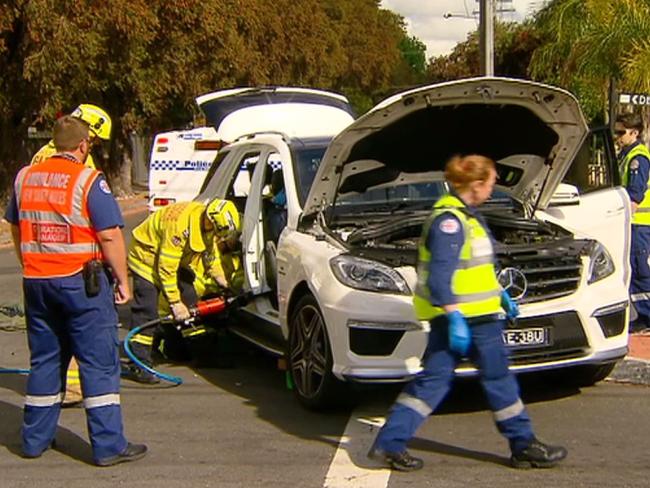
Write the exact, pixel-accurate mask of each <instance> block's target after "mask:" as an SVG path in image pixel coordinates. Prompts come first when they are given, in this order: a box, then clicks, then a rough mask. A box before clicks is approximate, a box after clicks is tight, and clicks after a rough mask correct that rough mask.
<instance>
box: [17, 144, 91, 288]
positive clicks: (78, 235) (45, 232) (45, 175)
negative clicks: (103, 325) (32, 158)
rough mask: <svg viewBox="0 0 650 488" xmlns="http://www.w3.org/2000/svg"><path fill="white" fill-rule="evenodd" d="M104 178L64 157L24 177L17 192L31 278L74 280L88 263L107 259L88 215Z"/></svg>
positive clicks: (29, 169) (27, 169)
mask: <svg viewBox="0 0 650 488" xmlns="http://www.w3.org/2000/svg"><path fill="white" fill-rule="evenodd" d="M98 176H99V172H98V171H95V170H92V169H90V168H87V167H85V166H84V165H82V164H81V163H78V162H74V161H71V160H69V159H66V158H63V157H58V156H54V157H52V158H49V159H47V160H45V161H44V162H42V163H40V164H38V165H35V166H26V167H25V168H23V169H22V170H21V171H20V172H19V173H18V176H17V177H16V183H15V192H16V203H17V206H18V212H19V226H20V251H21V254H22V257H23V272H24V276H25V277H26V278H55V277H61V276H70V275H73V274H75V273H78V272H79V271H81V269H82V268H83V265H84V263H86V262H87V261H89V260H91V259H93V258H98V259H101V257H102V254H101V249H100V247H99V242H98V240H97V233H96V232H95V230H94V228H93V227H92V223H91V222H90V217H89V215H88V192H89V190H90V187H91V186H92V184H93V182H94V181H95V179H96V178H97V177H98Z"/></svg>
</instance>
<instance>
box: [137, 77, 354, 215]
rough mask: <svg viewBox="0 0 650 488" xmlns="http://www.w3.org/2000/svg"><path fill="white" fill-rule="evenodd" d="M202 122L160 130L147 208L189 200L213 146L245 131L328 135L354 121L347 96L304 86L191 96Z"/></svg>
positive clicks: (209, 160) (213, 152) (216, 147)
mask: <svg viewBox="0 0 650 488" xmlns="http://www.w3.org/2000/svg"><path fill="white" fill-rule="evenodd" d="M196 103H197V105H198V106H199V108H200V109H201V111H202V113H203V114H204V115H205V119H206V122H207V124H206V126H205V127H196V128H193V129H189V130H176V131H171V132H162V133H160V134H157V135H156V136H155V137H154V141H153V145H152V148H151V158H150V161H149V210H150V211H152V212H153V211H155V210H157V209H159V208H161V207H164V206H165V205H169V204H171V203H175V202H179V201H187V200H192V199H193V198H194V197H195V196H196V195H197V194H198V192H199V189H200V188H201V184H202V183H203V180H204V179H205V175H206V174H207V171H208V170H209V169H210V166H211V165H212V163H213V161H214V160H215V158H216V156H217V154H218V152H219V150H220V149H221V148H222V147H224V146H225V145H227V144H228V143H230V142H232V141H234V140H235V139H238V138H240V137H242V136H245V135H246V134H252V133H259V132H265V131H273V132H279V133H283V134H285V135H287V136H290V137H295V136H301V135H310V136H332V135H335V134H337V133H338V132H340V131H341V130H342V129H343V128H345V127H346V126H347V125H349V124H350V123H351V122H352V121H353V120H354V112H353V110H352V108H351V107H350V103H349V102H348V100H347V98H345V97H344V96H343V95H339V94H337V93H332V92H327V91H323V90H315V89H309V88H293V87H262V88H259V87H258V88H234V89H229V90H220V91H216V92H212V93H208V94H205V95H201V96H199V97H197V98H196Z"/></svg>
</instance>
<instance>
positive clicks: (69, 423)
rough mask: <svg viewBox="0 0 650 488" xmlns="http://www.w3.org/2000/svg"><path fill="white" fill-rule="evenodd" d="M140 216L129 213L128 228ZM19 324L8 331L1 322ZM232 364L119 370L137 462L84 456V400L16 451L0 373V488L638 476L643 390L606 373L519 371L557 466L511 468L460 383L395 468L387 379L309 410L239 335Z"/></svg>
mask: <svg viewBox="0 0 650 488" xmlns="http://www.w3.org/2000/svg"><path fill="white" fill-rule="evenodd" d="M141 217H142V216H141V215H140V216H134V217H130V218H129V219H128V220H129V224H130V225H133V223H134V222H135V221H137V219H138V218H141ZM19 288H20V276H19V273H18V267H17V263H16V262H15V258H14V257H13V256H12V254H11V253H10V251H8V250H0V304H11V303H17V302H16V300H18V299H19V297H20V291H19ZM20 324H21V320H18V319H16V320H13V321H12V320H11V319H8V318H5V319H2V320H0V326H2V328H0V330H1V332H0V366H2V367H5V368H25V367H27V366H28V353H27V348H26V339H25V333H24V331H23V330H21V329H20V328H19V327H20ZM8 325H9V326H11V325H14V326H16V328H12V327H7V326H8ZM221 341H222V342H221V344H220V349H224V350H225V351H228V353H227V357H226V359H229V361H226V363H231V364H229V366H230V367H222V368H211V369H196V368H192V367H191V365H190V364H168V365H164V366H162V369H163V370H164V371H165V372H168V373H172V374H176V375H179V376H181V377H182V378H183V380H184V384H183V385H181V386H179V387H173V388H170V387H165V386H142V385H138V384H135V383H131V382H128V381H123V384H122V385H123V388H122V405H123V413H124V422H125V428H126V433H127V436H128V438H129V439H130V440H132V441H134V442H145V443H146V444H148V446H149V448H150V454H149V455H148V456H147V457H146V458H145V459H144V460H142V461H138V462H136V463H128V464H122V465H119V466H115V467H111V468H96V467H94V466H92V464H91V458H90V447H89V444H88V441H87V435H86V427H85V418H84V415H83V411H82V410H81V409H69V410H64V411H63V412H62V415H61V418H60V428H59V431H58V433H57V448H56V449H55V450H52V451H48V452H46V453H45V454H44V455H43V456H42V457H41V458H40V459H37V460H26V459H23V458H21V457H20V423H21V416H22V412H21V405H22V395H23V393H24V388H25V379H26V378H25V377H24V376H20V375H15V374H0V418H1V419H2V421H0V488H5V487H7V488H14V487H15V488H22V487H30V488H31V487H35V488H38V487H48V488H56V487H66V488H76V487H93V488H94V487H109V486H128V487H150V486H155V487H161V488H166V487H170V488H176V487H179V488H180V487H183V488H187V487H256V486H265V487H267V486H273V487H274V486H279V487H325V486H327V487H369V488H383V487H391V488H398V487H399V488H402V487H429V486H431V487H437V486H441V487H442V486H444V487H456V486H458V487H461V486H462V487H466V486H500V487H510V486H512V487H517V488H521V487H524V486H525V487H528V486H531V487H538V486H539V487H542V486H544V487H546V486H557V487H571V488H576V487H590V488H591V487H596V486H603V487H604V486H607V487H609V486H616V487H627V486H629V487H646V486H648V484H649V483H648V475H649V474H650V468H649V467H648V453H649V452H650V422H648V421H647V416H648V405H650V388H648V387H646V386H640V385H629V384H620V383H614V382H603V383H601V384H599V385H597V386H595V387H591V388H586V389H582V390H578V389H573V388H569V387H566V386H562V385H561V383H559V382H558V381H557V378H556V377H554V376H546V377H533V378H530V377H528V378H523V379H522V380H523V383H522V390H523V397H524V400H525V401H526V402H527V404H528V408H529V411H530V414H531V417H532V419H533V422H534V425H535V427H536V431H537V432H538V436H539V437H540V438H541V439H543V440H545V441H548V442H558V443H563V444H564V445H566V446H567V447H568V448H569V450H570V454H569V458H568V459H567V461H566V463H565V464H563V465H562V466H560V467H558V468H557V469H553V470H531V471H517V470H513V469H511V468H509V467H507V454H508V453H507V446H506V443H505V441H504V440H503V439H502V438H501V437H500V436H499V434H498V433H497V431H496V429H495V427H494V425H493V424H492V420H491V415H490V413H489V412H488V411H487V410H486V409H485V403H484V400H483V398H482V395H481V392H480V388H479V387H478V385H477V383H475V382H462V383H460V384H458V385H457V388H456V389H455V390H454V393H453V394H452V395H451V396H450V398H448V399H447V400H446V402H445V403H444V405H443V407H442V409H441V411H440V412H438V414H436V415H434V416H432V417H431V418H430V419H429V420H428V421H427V422H426V423H425V425H424V426H423V427H422V428H421V429H420V431H419V432H418V436H417V438H416V439H414V440H413V442H412V443H411V449H412V451H413V453H414V454H415V455H418V456H421V457H423V458H424V460H425V463H426V464H425V468H424V469H423V470H422V471H420V472H417V473H409V474H402V473H391V472H389V471H388V470H385V469H381V468H377V467H376V466H373V465H372V464H370V462H369V461H368V460H367V459H366V458H365V452H366V451H367V449H368V447H369V446H370V443H371V442H372V439H373V438H374V435H375V433H376V429H377V425H380V424H381V422H382V418H383V416H384V415H385V413H386V411H387V409H388V407H389V405H390V403H391V402H392V400H393V399H394V397H395V395H396V394H397V392H398V389H397V388H396V387H390V388H386V387H384V388H372V389H368V388H366V389H363V390H358V391H357V392H356V398H357V403H356V405H355V406H353V407H348V408H347V409H342V410H339V411H336V412H329V413H315V412H309V411H306V410H304V409H303V408H302V407H300V405H299V404H298V403H297V401H296V400H295V399H294V397H293V394H292V392H291V391H289V390H288V389H287V387H286V384H285V377H284V373H283V372H282V371H279V370H278V369H277V368H276V362H275V360H274V359H272V358H270V357H268V356H266V355H264V354H263V353H260V352H258V351H256V350H254V349H252V348H250V347H248V346H246V345H245V344H243V343H241V342H239V341H238V340H237V339H235V338H231V337H229V336H224V337H222V338H221Z"/></svg>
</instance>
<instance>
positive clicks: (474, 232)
mask: <svg viewBox="0 0 650 488" xmlns="http://www.w3.org/2000/svg"><path fill="white" fill-rule="evenodd" d="M464 208H466V206H465V204H464V203H463V202H462V201H460V199H458V198H457V197H455V196H453V195H449V194H448V195H444V196H443V197H442V198H440V200H438V201H437V202H436V204H435V205H434V206H433V213H432V214H431V216H430V217H429V219H428V220H427V222H426V223H425V225H424V228H423V229H422V237H421V239H420V244H419V246H418V267H417V274H418V282H417V286H416V288H415V295H414V296H413V307H414V308H415V314H416V316H417V318H418V320H431V319H433V318H434V317H437V316H439V315H443V314H445V311H444V310H443V308H442V307H440V306H437V305H433V304H431V302H430V301H429V300H430V297H431V293H430V291H429V287H428V285H427V280H428V278H429V262H430V261H431V253H430V252H429V249H428V248H427V246H426V242H427V236H428V234H429V229H430V228H431V225H432V223H433V221H434V220H435V219H436V218H437V217H438V216H440V215H442V214H443V213H446V212H449V213H451V214H453V215H454V216H455V217H457V218H458V220H460V222H461V225H462V226H463V233H464V237H465V242H464V243H463V246H462V248H461V250H460V262H459V265H458V268H457V269H456V271H454V274H453V275H452V279H451V291H452V292H453V294H454V295H455V296H456V300H457V302H456V304H457V305H458V308H459V310H460V312H461V313H462V314H463V315H464V316H466V317H479V316H481V315H490V314H494V313H500V312H503V310H502V308H501V292H502V289H501V285H499V282H498V281H497V277H496V271H495V268H494V250H493V248H492V242H491V240H490V236H489V235H488V233H487V231H486V230H485V229H484V228H483V226H482V225H481V223H480V222H479V221H478V220H477V219H476V218H474V217H472V216H470V215H469V214H467V213H466V212H464V211H463V209H464ZM440 305H443V304H440ZM444 305H447V304H444Z"/></svg>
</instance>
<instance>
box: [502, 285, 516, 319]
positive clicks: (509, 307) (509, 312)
mask: <svg viewBox="0 0 650 488" xmlns="http://www.w3.org/2000/svg"><path fill="white" fill-rule="evenodd" d="M501 307H502V308H503V310H504V311H505V312H506V317H508V320H513V319H516V318H517V317H519V305H517V302H515V301H514V300H513V299H512V298H510V295H509V294H508V292H507V291H506V290H503V292H502V293H501Z"/></svg>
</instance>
